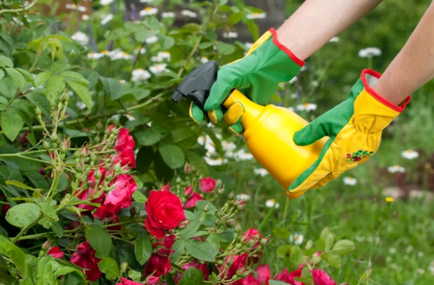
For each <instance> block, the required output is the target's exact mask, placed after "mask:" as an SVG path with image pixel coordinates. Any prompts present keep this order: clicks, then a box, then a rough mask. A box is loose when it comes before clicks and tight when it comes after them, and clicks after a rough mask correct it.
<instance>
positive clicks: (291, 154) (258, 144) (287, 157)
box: [172, 62, 326, 198]
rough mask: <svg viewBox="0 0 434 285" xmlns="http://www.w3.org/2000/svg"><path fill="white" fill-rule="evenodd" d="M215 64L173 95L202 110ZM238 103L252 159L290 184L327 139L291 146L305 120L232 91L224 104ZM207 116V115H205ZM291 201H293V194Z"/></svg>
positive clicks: (193, 75) (205, 67)
mask: <svg viewBox="0 0 434 285" xmlns="http://www.w3.org/2000/svg"><path fill="white" fill-rule="evenodd" d="M217 71H218V65H217V64H216V63H215V62H208V63H206V64H204V65H202V66H200V67H198V68H196V69H195V70H194V71H193V72H191V73H190V74H189V75H188V76H187V77H186V78H185V79H184V81H183V82H182V83H181V85H180V86H179V87H178V89H177V91H176V92H175V94H174V95H173V96H172V99H173V101H175V102H179V101H180V100H181V99H182V98H183V97H185V98H188V99H191V100H192V101H193V102H194V103H196V105H198V106H199V107H200V108H202V110H203V106H204V104H205V101H206V98H207V97H208V94H209V91H210V90H211V87H212V84H213V83H214V82H215V80H216V78H217ZM238 102H240V103H241V104H242V105H243V106H244V109H245V112H244V114H243V116H242V118H241V124H242V125H243V128H244V133H243V136H244V139H245V140H246V143H247V147H248V148H249V150H250V152H251V153H252V155H253V156H254V157H255V159H256V160H257V161H258V162H259V163H260V164H261V165H262V166H263V167H264V168H265V169H266V170H267V171H268V172H269V173H270V174H271V175H272V176H273V177H274V178H275V179H276V180H277V181H278V182H279V183H280V185H282V186H283V187H284V188H285V189H288V187H289V185H290V184H291V183H292V182H293V181H294V180H295V179H296V178H297V177H298V176H299V175H300V174H301V173H302V172H303V171H305V170H306V169H307V168H308V167H309V166H310V165H311V164H312V163H313V162H314V161H315V160H317V159H318V157H319V155H320V152H321V149H322V147H323V146H324V143H325V141H326V139H325V138H324V139H322V140H319V141H317V142H316V143H314V144H311V145H308V146H298V145H296V144H295V143H294V141H293V137H294V133H295V132H296V131H298V130H300V129H301V128H302V127H304V126H305V125H307V121H306V120H304V119H303V118H301V117H300V116H299V115H297V114H296V113H294V112H293V111H291V110H289V109H286V108H282V107H278V106H274V105H271V104H270V105H267V106H261V105H259V104H256V103H254V102H253V101H251V100H250V99H248V98H247V97H246V96H244V95H243V94H242V93H241V92H240V91H238V90H236V89H234V90H233V91H232V92H231V94H229V95H228V97H227V98H226V100H225V101H224V102H223V106H224V107H225V108H227V109H229V107H230V106H232V105H233V104H237V103H238ZM205 113H206V112H205ZM292 198H296V197H294V196H293V195H292Z"/></svg>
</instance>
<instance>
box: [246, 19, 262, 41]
mask: <svg viewBox="0 0 434 285" xmlns="http://www.w3.org/2000/svg"><path fill="white" fill-rule="evenodd" d="M247 28H248V29H249V31H250V33H251V34H252V38H253V40H254V41H256V40H257V39H258V38H259V28H258V25H256V24H255V22H253V21H252V20H248V21H247Z"/></svg>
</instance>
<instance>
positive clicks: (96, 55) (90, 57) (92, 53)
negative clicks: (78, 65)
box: [87, 52, 103, 59]
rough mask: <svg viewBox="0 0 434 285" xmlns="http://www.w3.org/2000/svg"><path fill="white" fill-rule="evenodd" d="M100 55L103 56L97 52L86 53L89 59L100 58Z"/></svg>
mask: <svg viewBox="0 0 434 285" xmlns="http://www.w3.org/2000/svg"><path fill="white" fill-rule="evenodd" d="M101 57H103V54H102V53H99V52H90V53H88V54H87V58H89V59H100V58H101Z"/></svg>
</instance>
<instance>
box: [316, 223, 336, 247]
mask: <svg viewBox="0 0 434 285" xmlns="http://www.w3.org/2000/svg"><path fill="white" fill-rule="evenodd" d="M319 238H320V239H321V240H323V241H324V243H325V248H324V250H329V249H330V248H332V245H333V242H334V237H333V234H332V233H331V232H330V229H329V228H325V229H324V230H323V231H322V232H321V235H320V237H319Z"/></svg>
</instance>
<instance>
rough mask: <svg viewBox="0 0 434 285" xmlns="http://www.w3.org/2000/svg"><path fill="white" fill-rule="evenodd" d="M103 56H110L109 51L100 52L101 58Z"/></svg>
mask: <svg viewBox="0 0 434 285" xmlns="http://www.w3.org/2000/svg"><path fill="white" fill-rule="evenodd" d="M103 56H110V51H108V50H103V51H102V52H101V57H103Z"/></svg>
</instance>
